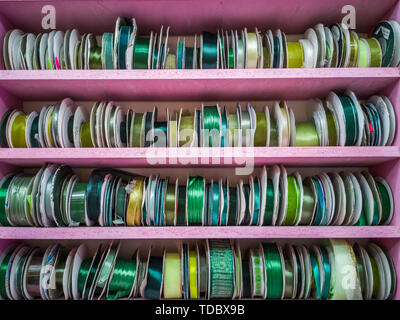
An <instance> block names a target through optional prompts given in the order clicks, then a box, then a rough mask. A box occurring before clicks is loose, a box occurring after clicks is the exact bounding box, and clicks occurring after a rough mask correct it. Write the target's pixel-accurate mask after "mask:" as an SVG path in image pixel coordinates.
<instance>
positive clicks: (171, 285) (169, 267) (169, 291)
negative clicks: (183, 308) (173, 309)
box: [164, 252, 182, 299]
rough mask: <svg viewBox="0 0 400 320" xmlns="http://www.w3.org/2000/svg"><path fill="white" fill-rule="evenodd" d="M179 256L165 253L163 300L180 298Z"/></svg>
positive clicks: (173, 253)
mask: <svg viewBox="0 0 400 320" xmlns="http://www.w3.org/2000/svg"><path fill="white" fill-rule="evenodd" d="M181 268H182V267H181V256H180V255H179V253H175V252H166V253H165V266H164V298H165V299H180V298H182V286H181V283H182V279H181Z"/></svg>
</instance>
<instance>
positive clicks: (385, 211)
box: [375, 181, 391, 223]
mask: <svg viewBox="0 0 400 320" xmlns="http://www.w3.org/2000/svg"><path fill="white" fill-rule="evenodd" d="M375 184H376V188H377V189H378V193H379V197H380V199H381V204H382V219H381V221H382V222H383V223H384V222H386V221H388V220H389V217H390V209H391V208H390V196H389V193H388V190H387V189H386V188H385V186H384V185H383V184H382V183H380V182H378V181H375Z"/></svg>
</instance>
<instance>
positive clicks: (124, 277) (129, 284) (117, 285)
mask: <svg viewBox="0 0 400 320" xmlns="http://www.w3.org/2000/svg"><path fill="white" fill-rule="evenodd" d="M136 269H137V262H136V261H131V260H120V259H117V260H116V261H115V266H114V268H113V269H112V275H111V277H110V283H109V285H108V297H107V299H108V300H114V299H121V298H129V297H130V296H131V293H132V291H133V288H134V284H135V280H136Z"/></svg>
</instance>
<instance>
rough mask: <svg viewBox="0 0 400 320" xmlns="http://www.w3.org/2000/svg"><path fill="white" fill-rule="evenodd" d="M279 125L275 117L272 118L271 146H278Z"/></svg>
mask: <svg viewBox="0 0 400 320" xmlns="http://www.w3.org/2000/svg"><path fill="white" fill-rule="evenodd" d="M278 137H279V134H278V126H277V125H276V121H275V119H273V118H270V128H269V146H270V147H277V146H278V142H279V141H278Z"/></svg>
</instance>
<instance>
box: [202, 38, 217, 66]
mask: <svg viewBox="0 0 400 320" xmlns="http://www.w3.org/2000/svg"><path fill="white" fill-rule="evenodd" d="M201 41H202V42H201V43H202V47H201V68H202V69H217V68H218V36H217V35H216V34H213V33H210V32H203V34H202V35H201Z"/></svg>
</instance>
